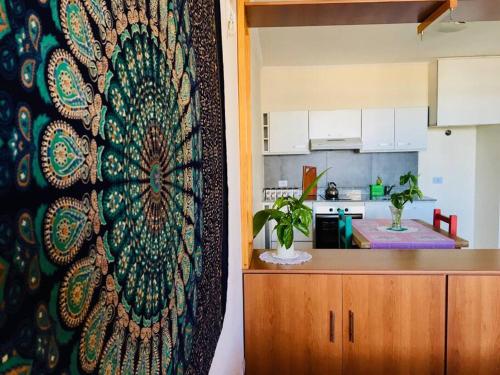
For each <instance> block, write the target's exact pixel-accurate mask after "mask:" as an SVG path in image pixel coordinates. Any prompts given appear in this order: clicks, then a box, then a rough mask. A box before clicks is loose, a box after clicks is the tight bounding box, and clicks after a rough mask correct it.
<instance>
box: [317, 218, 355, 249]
mask: <svg viewBox="0 0 500 375" xmlns="http://www.w3.org/2000/svg"><path fill="white" fill-rule="evenodd" d="M346 211H348V210H346ZM346 215H349V216H351V217H352V218H353V219H362V218H363V214H362V213H349V212H346ZM338 222H339V215H338V213H336V212H335V213H333V212H332V213H327V214H316V215H315V246H314V247H315V248H316V249H338V248H339V229H338V228H339V226H338Z"/></svg>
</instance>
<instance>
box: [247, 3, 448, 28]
mask: <svg viewBox="0 0 500 375" xmlns="http://www.w3.org/2000/svg"><path fill="white" fill-rule="evenodd" d="M445 2H446V1H444V0H387V1H384V2H380V1H374V0H337V1H335V0H323V1H259V2H257V1H255V2H245V10H246V17H247V22H248V26H249V27H283V26H327V25H369V24H391V23H417V22H422V21H424V20H425V19H427V17H429V16H430V15H431V14H432V13H433V12H434V11H435V10H436V9H438V8H439V7H440V6H441V5H442V4H443V3H445Z"/></svg>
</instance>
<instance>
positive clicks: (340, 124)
mask: <svg viewBox="0 0 500 375" xmlns="http://www.w3.org/2000/svg"><path fill="white" fill-rule="evenodd" d="M309 138H310V139H348V138H361V110H360V109H343V110H337V111H310V112H309Z"/></svg>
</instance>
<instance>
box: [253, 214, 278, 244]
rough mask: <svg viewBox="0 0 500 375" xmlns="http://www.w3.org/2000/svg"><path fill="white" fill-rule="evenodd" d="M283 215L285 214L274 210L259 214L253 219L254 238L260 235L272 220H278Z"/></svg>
mask: <svg viewBox="0 0 500 375" xmlns="http://www.w3.org/2000/svg"><path fill="white" fill-rule="evenodd" d="M281 214H283V213H282V212H281V211H279V210H275V209H273V208H268V209H266V210H261V211H259V212H257V213H256V214H255V215H254V217H253V238H255V237H256V236H257V235H258V234H259V232H260V231H261V230H262V228H263V227H264V225H266V223H267V221H268V220H269V219H270V218H272V219H275V220H276V219H277V218H279V216H280V215H281Z"/></svg>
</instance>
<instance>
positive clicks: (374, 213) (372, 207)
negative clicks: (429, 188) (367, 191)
mask: <svg viewBox="0 0 500 375" xmlns="http://www.w3.org/2000/svg"><path fill="white" fill-rule="evenodd" d="M390 205H391V201H374V202H366V203H365V216H364V217H365V219H391V211H390V210H389V206H390ZM435 205H436V202H435V201H415V202H413V203H408V204H406V205H405V208H404V210H403V219H407V220H409V219H416V220H424V221H426V222H427V223H430V224H432V217H433V214H434V207H435Z"/></svg>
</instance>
